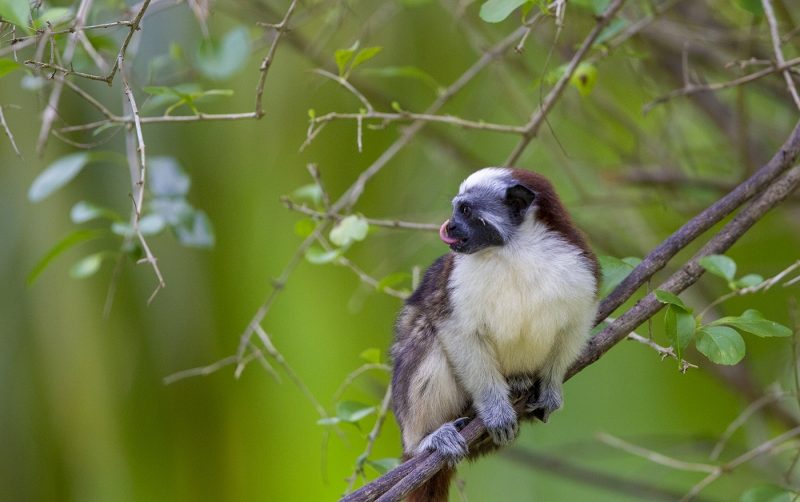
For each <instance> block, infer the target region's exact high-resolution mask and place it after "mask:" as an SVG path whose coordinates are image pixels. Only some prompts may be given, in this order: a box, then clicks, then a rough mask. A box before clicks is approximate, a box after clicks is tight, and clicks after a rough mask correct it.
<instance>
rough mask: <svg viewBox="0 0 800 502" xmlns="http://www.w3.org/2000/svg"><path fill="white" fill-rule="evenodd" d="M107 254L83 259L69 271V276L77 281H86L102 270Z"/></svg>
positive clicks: (96, 254) (93, 255)
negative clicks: (85, 279)
mask: <svg viewBox="0 0 800 502" xmlns="http://www.w3.org/2000/svg"><path fill="white" fill-rule="evenodd" d="M104 256H105V253H102V252H101V253H95V254H90V255H89V256H85V257H83V258H82V259H81V260H80V261H78V262H77V263H75V265H73V266H72V268H70V269H69V275H71V276H72V277H74V278H75V279H84V278H86V277H89V276H91V275H94V273H95V272H97V271H98V270H100V265H102V263H103V258H104Z"/></svg>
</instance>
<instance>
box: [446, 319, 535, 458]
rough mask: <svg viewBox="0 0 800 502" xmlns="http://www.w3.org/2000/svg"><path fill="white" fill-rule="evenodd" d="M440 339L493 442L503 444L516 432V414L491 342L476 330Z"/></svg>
mask: <svg viewBox="0 0 800 502" xmlns="http://www.w3.org/2000/svg"><path fill="white" fill-rule="evenodd" d="M441 339H442V342H443V345H444V347H445V350H446V352H447V358H448V359H449V361H450V363H451V364H452V366H453V370H454V371H455V373H456V375H457V377H458V380H459V382H460V383H461V384H462V385H463V386H464V388H465V389H466V391H467V392H468V393H469V395H470V397H471V398H472V402H473V406H474V407H475V410H476V411H477V412H478V416H479V417H481V419H482V420H483V422H484V423H485V424H486V429H487V430H488V431H489V435H490V436H491V437H492V440H493V441H494V443H495V444H497V445H503V444H506V443H508V442H510V441H512V440H513V439H514V438H515V437H516V436H517V433H518V432H519V428H518V424H517V414H516V412H515V411H514V408H513V407H512V406H511V401H510V400H509V397H508V383H507V382H506V379H505V378H504V377H503V375H502V374H501V373H500V371H499V370H498V363H497V360H496V358H495V355H494V350H493V348H492V346H491V345H490V344H489V343H487V341H486V339H485V338H483V337H482V336H481V335H480V333H477V332H461V333H460V335H459V336H456V335H453V334H449V335H445V336H442V337H441Z"/></svg>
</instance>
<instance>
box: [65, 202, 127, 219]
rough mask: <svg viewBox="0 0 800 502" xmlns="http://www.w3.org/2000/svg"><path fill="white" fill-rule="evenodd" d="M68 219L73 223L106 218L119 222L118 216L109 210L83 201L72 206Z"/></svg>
mask: <svg viewBox="0 0 800 502" xmlns="http://www.w3.org/2000/svg"><path fill="white" fill-rule="evenodd" d="M69 217H70V219H71V220H72V222H73V223H86V222H87V221H91V220H94V219H97V218H108V219H109V220H112V221H119V220H120V217H119V215H118V214H117V213H115V212H114V211H112V210H111V209H107V208H104V207H100V206H97V205H95V204H92V203H91V202H87V201H85V200H82V201H80V202H78V203H77V204H75V205H74V206H72V209H71V210H70V212H69Z"/></svg>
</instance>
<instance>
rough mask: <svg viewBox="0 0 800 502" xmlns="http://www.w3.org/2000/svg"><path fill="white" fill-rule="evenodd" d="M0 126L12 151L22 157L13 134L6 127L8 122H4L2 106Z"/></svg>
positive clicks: (1, 108) (0, 108)
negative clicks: (9, 142)
mask: <svg viewBox="0 0 800 502" xmlns="http://www.w3.org/2000/svg"><path fill="white" fill-rule="evenodd" d="M0 127H2V128H3V131H5V133H6V136H8V140H9V141H11V147H12V148H13V149H14V153H16V154H17V157H20V158H22V154H21V153H19V148H17V143H16V142H15V141H14V135H13V134H11V129H10V128H9V127H8V123H7V122H6V116H5V115H4V114H3V107H2V106H0Z"/></svg>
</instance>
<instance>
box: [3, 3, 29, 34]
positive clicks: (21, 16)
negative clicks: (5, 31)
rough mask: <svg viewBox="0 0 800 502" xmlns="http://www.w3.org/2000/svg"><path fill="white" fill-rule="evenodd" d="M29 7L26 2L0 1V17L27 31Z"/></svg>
mask: <svg viewBox="0 0 800 502" xmlns="http://www.w3.org/2000/svg"><path fill="white" fill-rule="evenodd" d="M30 13H31V5H30V3H28V0H0V17H2V18H3V20H4V21H8V22H10V23H14V24H16V25H17V26H19V27H20V28H24V29H25V30H26V31H28V26H29V24H28V17H29V16H30Z"/></svg>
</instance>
